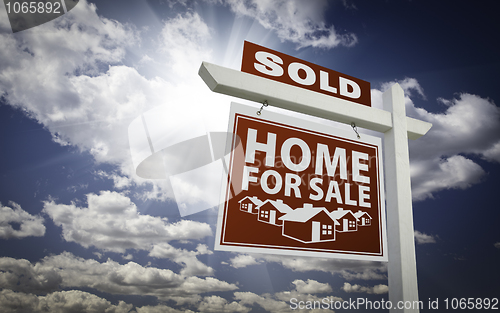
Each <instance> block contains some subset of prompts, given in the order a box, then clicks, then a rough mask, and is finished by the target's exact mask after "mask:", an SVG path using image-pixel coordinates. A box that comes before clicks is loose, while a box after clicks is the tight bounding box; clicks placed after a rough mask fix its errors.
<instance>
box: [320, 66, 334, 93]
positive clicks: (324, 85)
mask: <svg viewBox="0 0 500 313" xmlns="http://www.w3.org/2000/svg"><path fill="white" fill-rule="evenodd" d="M319 88H320V89H321V90H324V91H328V92H331V93H337V88H335V87H332V86H330V78H329V76H328V72H325V71H321V70H320V71H319Z"/></svg>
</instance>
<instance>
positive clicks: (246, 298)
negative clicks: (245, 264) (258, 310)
mask: <svg viewBox="0 0 500 313" xmlns="http://www.w3.org/2000/svg"><path fill="white" fill-rule="evenodd" d="M234 298H235V299H236V300H239V303H240V304H243V305H245V304H246V305H254V304H258V305H259V306H261V307H262V308H263V309H264V310H266V311H268V312H273V313H275V312H276V313H281V312H290V311H291V310H290V306H289V304H288V303H286V302H285V301H283V300H277V299H275V298H274V297H273V296H272V295H270V294H264V295H258V294H255V293H253V292H249V291H247V292H235V293H234ZM289 300H290V298H289V299H288V301H289Z"/></svg>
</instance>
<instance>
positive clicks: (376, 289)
mask: <svg viewBox="0 0 500 313" xmlns="http://www.w3.org/2000/svg"><path fill="white" fill-rule="evenodd" d="M342 290H344V291H345V292H357V293H368V294H378V295H379V294H384V293H388V292H389V287H387V285H382V284H380V285H376V286H373V287H366V286H360V285H358V284H355V285H351V284H349V283H348V282H345V283H344V286H342Z"/></svg>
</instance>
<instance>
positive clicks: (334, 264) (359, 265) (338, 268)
mask: <svg viewBox="0 0 500 313" xmlns="http://www.w3.org/2000/svg"><path fill="white" fill-rule="evenodd" d="M263 261H266V262H276V263H279V264H281V265H282V266H284V267H285V268H288V269H291V270H293V271H296V272H307V271H321V272H327V273H332V274H339V275H341V276H342V277H343V278H345V279H348V280H351V279H363V280H371V279H387V277H386V275H385V272H387V268H386V265H385V263H382V262H374V261H353V260H338V259H325V258H308V257H290V256H277V255H265V254H251V255H249V257H246V256H245V255H238V256H236V257H234V258H232V259H230V261H229V263H230V265H231V266H233V267H236V266H237V267H236V268H238V267H245V266H248V265H253V264H255V263H260V262H263Z"/></svg>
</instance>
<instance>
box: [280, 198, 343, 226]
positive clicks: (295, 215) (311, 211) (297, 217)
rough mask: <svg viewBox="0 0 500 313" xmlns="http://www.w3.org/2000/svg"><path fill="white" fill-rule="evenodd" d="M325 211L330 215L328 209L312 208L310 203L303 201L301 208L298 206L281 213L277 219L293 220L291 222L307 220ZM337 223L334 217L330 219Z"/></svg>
mask: <svg viewBox="0 0 500 313" xmlns="http://www.w3.org/2000/svg"><path fill="white" fill-rule="evenodd" d="M323 211H324V212H325V213H326V215H327V216H329V217H330V218H331V216H330V214H329V213H328V210H327V209H326V208H324V207H317V208H314V207H313V206H312V204H309V203H305V204H304V207H303V208H298V209H295V210H293V211H292V212H290V213H288V214H285V215H283V216H282V217H280V218H279V219H280V220H282V221H293V222H307V221H308V220H310V219H311V218H313V217H315V216H316V215H318V214H319V213H320V212H323ZM332 220H333V221H334V222H335V223H336V224H337V225H338V222H337V221H336V220H335V219H332Z"/></svg>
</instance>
